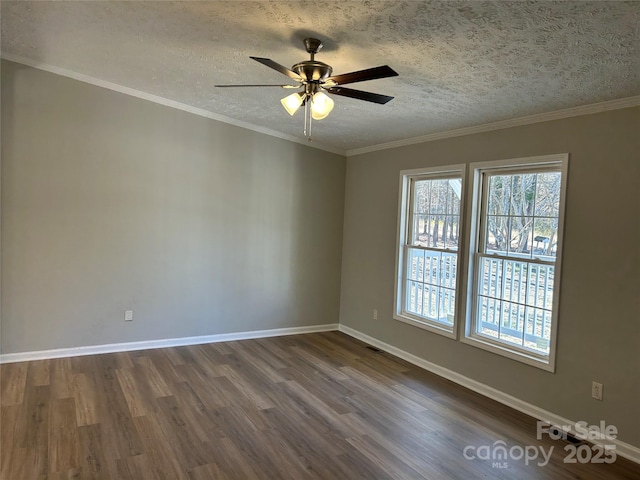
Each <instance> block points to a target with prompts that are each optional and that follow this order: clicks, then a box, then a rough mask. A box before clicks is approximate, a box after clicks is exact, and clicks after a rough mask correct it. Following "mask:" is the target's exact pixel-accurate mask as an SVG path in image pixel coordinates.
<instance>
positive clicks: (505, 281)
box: [476, 256, 555, 353]
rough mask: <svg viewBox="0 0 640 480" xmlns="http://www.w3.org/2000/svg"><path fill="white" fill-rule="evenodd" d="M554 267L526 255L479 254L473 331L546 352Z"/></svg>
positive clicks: (551, 308)
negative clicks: (532, 259)
mask: <svg viewBox="0 0 640 480" xmlns="http://www.w3.org/2000/svg"><path fill="white" fill-rule="evenodd" d="M554 270H555V269H554V267H553V266H549V265H541V264H536V263H532V261H531V260H527V259H522V260H518V259H513V260H502V259H495V258H491V257H485V256H482V257H481V259H480V269H479V277H478V289H477V292H478V310H477V320H476V332H477V333H478V334H481V335H484V336H488V337H492V338H495V339H498V340H501V341H504V342H507V343H509V344H511V345H516V346H520V347H524V348H527V349H533V350H536V351H538V352H542V353H544V352H545V351H547V352H548V348H549V341H550V335H551V333H550V332H551V312H552V310H553V287H554Z"/></svg>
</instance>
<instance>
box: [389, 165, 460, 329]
mask: <svg viewBox="0 0 640 480" xmlns="http://www.w3.org/2000/svg"><path fill="white" fill-rule="evenodd" d="M465 173H466V165H464V164H459V165H446V166H440V167H430V168H418V169H413V170H402V171H401V172H400V198H399V201H398V228H397V232H398V236H397V242H396V278H395V294H394V313H393V318H394V319H395V320H398V321H401V322H404V323H407V324H409V325H413V326H415V327H419V328H422V329H425V330H428V331H430V332H433V333H437V334H440V335H444V336H445V337H449V338H452V339H456V338H457V337H458V330H459V323H460V322H459V321H458V319H459V318H462V317H461V316H460V315H461V313H460V308H459V307H460V298H461V297H460V295H461V291H462V290H461V283H462V270H461V265H462V262H463V260H464V238H465V229H464V226H465V225H464V203H465ZM429 177H431V179H434V180H436V179H438V178H451V177H457V178H460V180H461V190H460V192H461V193H460V218H459V222H458V228H459V232H458V238H459V241H458V249H457V251H454V250H442V251H443V252H448V253H454V252H455V253H456V254H457V261H456V290H455V292H456V299H455V304H456V305H455V315H454V318H453V324H452V325H451V326H450V327H449V326H446V325H444V324H441V323H438V322H432V321H429V320H428V319H425V318H423V317H418V316H416V315H411V314H410V313H409V312H406V311H405V308H404V307H405V299H406V294H405V285H406V273H405V272H406V269H407V265H406V264H407V258H406V254H405V252H406V249H407V238H408V235H409V221H410V220H411V214H412V208H413V206H412V201H413V198H412V195H411V182H412V180H415V179H429Z"/></svg>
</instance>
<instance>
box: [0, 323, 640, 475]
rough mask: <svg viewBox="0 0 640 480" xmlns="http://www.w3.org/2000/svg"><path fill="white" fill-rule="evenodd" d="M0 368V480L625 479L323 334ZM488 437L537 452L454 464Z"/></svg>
mask: <svg viewBox="0 0 640 480" xmlns="http://www.w3.org/2000/svg"><path fill="white" fill-rule="evenodd" d="M0 368H1V370H0V373H1V380H2V390H1V398H0V400H1V405H2V406H1V416H0V420H1V422H2V423H1V425H0V431H1V437H0V441H1V443H0V449H1V453H0V462H1V463H0V478H2V479H3V480H22V479H44V478H48V479H63V478H65V479H66V478H87V479H89V478H96V479H122V480H125V479H131V480H141V479H171V480H173V479H184V480H205V479H206V480H210V479H242V480H244V479H291V480H301V479H331V480H333V479H394V480H395V479H422V478H424V479H433V480H440V479H477V478H487V479H518V480H523V479H565V478H566V479H579V478H583V479H640V466H638V465H636V464H633V463H631V462H629V461H626V460H625V459H622V458H618V459H617V460H616V462H615V463H613V464H579V463H578V464H565V463H563V459H564V458H565V456H566V455H567V452H566V451H564V450H563V448H564V447H565V446H566V445H567V442H566V441H563V440H558V441H552V440H550V439H548V438H547V437H545V438H544V439H542V440H536V422H535V420H534V419H532V418H531V417H528V416H526V415H523V414H520V413H518V412H516V411H514V410H512V409H510V408H508V407H505V406H504V405H501V404H499V403H497V402H494V401H492V400H489V399H487V398H485V397H482V396H480V395H478V394H476V393H473V392H471V391H469V390H466V389H464V388H462V387H459V386H457V385H455V384H453V383H451V382H448V381H446V380H443V379H442V378H440V377H437V376H435V375H433V374H430V373H428V372H425V371H423V370H421V369H419V368H417V367H415V366H412V365H410V364H408V363H406V362H404V361H402V360H399V359H397V358H395V357H393V356H391V355H389V354H386V353H382V352H375V351H372V350H371V349H369V348H367V347H366V345H365V344H363V343H361V342H359V341H357V340H354V339H352V338H351V337H348V336H346V335H344V334H341V333H338V332H328V333H318V334H309V335H297V336H290V337H277V338H268V339H259V340H245V341H237V342H227V343H215V344H208V345H198V346H189V347H177V348H166V349H158V350H144V351H138V352H128V353H115V354H106V355H95V356H85V357H74V358H63V359H55V360H44V361H34V362H25V363H13V364H6V365H2V366H1V367H0ZM498 441H502V442H504V443H505V444H506V446H507V448H511V447H514V446H522V447H525V446H527V445H532V446H535V447H537V448H538V450H539V449H540V447H543V448H544V450H545V452H548V451H549V449H550V447H553V455H552V457H551V461H550V462H549V464H547V465H545V466H538V465H537V462H538V461H542V457H539V458H538V459H536V460H535V461H532V462H529V465H525V461H524V459H520V460H516V459H507V460H503V461H501V462H499V463H500V466H502V467H505V468H497V465H494V462H492V461H491V460H480V459H477V458H476V459H471V460H467V459H465V457H464V455H463V452H464V451H465V447H467V446H471V447H473V449H467V452H468V454H469V453H479V451H477V450H475V448H476V447H481V446H487V447H486V448H489V447H493V446H494V445H495V442H498ZM505 461H506V463H507V464H506V465H504V464H503V462H505ZM494 467H495V468H494Z"/></svg>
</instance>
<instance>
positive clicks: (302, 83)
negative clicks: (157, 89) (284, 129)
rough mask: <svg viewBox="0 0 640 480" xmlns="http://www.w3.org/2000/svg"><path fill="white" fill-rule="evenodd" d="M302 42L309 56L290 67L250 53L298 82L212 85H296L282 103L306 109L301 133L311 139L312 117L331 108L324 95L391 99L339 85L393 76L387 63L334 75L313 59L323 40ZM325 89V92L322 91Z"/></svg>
mask: <svg viewBox="0 0 640 480" xmlns="http://www.w3.org/2000/svg"><path fill="white" fill-rule="evenodd" d="M304 46H305V48H306V50H307V53H309V54H310V55H311V59H310V60H305V61H302V62H299V63H296V64H295V65H294V66H292V67H291V69H288V68H287V67H285V66H283V65H280V64H279V63H276V62H274V61H273V60H271V59H269V58H261V57H249V58H251V59H253V60H255V61H256V62H259V63H261V64H263V65H265V66H267V67H269V68H272V69H274V70H276V71H277V72H280V73H282V74H283V75H286V76H287V77H289V78H290V79H291V80H294V81H296V82H298V84H297V85H215V86H216V87H280V88H299V89H300V91H298V92H295V93H292V94H291V95H289V96H287V97H285V98H283V99H282V100H281V103H282V105H283V107H284V108H285V110H286V111H287V112H288V113H289V115H293V114H294V113H296V111H297V110H298V109H299V108H300V107H301V106H303V107H304V109H305V121H304V133H305V135H306V137H307V138H308V139H309V141H311V120H312V119H313V120H322V119H323V118H326V117H327V115H329V113H331V110H333V100H332V99H331V98H330V97H329V96H328V95H326V93H330V94H333V95H341V96H343V97H351V98H355V99H358V100H365V101H367V102H373V103H378V104H385V103H387V102H389V101H390V100H392V99H393V97H390V96H388V95H380V94H378V93H371V92H365V91H362V90H354V89H352V88H345V87H343V86H342V85H345V84H349V83H356V82H364V81H366V80H376V79H379V78H387V77H395V76H397V75H398V74H397V72H395V71H394V70H393V69H392V68H391V67H389V66H388V65H382V66H380V67H374V68H368V69H365V70H359V71H357V72H350V73H343V74H341V75H333V76H331V74H332V73H333V68H331V65H327V64H326V63H323V62H318V61H316V60H315V55H316V54H317V53H318V51H320V49H321V48H322V42H321V41H320V40H318V39H317V38H305V39H304ZM325 92H326V93H325Z"/></svg>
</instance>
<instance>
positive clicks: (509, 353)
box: [460, 336, 555, 373]
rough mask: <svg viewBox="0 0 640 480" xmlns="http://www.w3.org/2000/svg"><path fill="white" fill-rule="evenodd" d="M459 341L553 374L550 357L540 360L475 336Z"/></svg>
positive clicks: (553, 365) (465, 337)
mask: <svg viewBox="0 0 640 480" xmlns="http://www.w3.org/2000/svg"><path fill="white" fill-rule="evenodd" d="M460 341H461V342H462V343H466V344H467V345H472V346H474V347H477V348H481V349H482V350H486V351H488V352H492V353H495V354H497V355H501V356H503V357H506V358H510V359H511V360H516V361H518V362H521V363H525V364H527V365H530V366H532V367H536V368H540V369H541V370H546V371H547V372H551V373H554V372H555V362H554V359H553V358H552V357H548V358H540V357H537V356H535V355H533V354H527V353H526V352H522V351H519V350H515V349H513V348H509V347H508V346H507V345H504V346H503V345H498V344H496V343H493V342H490V341H487V340H485V339H483V338H482V337H477V336H464V337H462V338H461V339H460Z"/></svg>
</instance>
